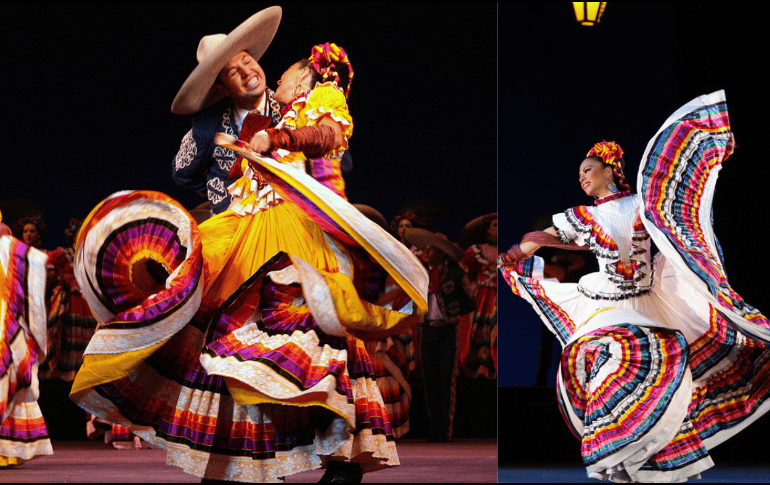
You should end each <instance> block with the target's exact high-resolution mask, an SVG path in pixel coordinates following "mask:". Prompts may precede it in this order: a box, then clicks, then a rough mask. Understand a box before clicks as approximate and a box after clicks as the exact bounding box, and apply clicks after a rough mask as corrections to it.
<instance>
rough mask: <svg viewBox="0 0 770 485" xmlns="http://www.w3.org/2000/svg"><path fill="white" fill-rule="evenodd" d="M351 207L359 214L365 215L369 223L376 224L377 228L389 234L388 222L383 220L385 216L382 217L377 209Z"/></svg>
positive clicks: (359, 205)
mask: <svg viewBox="0 0 770 485" xmlns="http://www.w3.org/2000/svg"><path fill="white" fill-rule="evenodd" d="M353 207H355V208H356V209H358V210H359V211H360V212H361V214H363V215H365V216H366V217H367V218H368V219H369V220H370V221H372V222H375V223H377V225H378V226H380V227H381V228H383V229H385V230H386V231H388V232H390V228H389V227H388V221H386V220H385V216H383V215H382V214H381V213H380V212H379V211H378V210H377V209H375V208H374V207H371V206H368V205H365V204H353Z"/></svg>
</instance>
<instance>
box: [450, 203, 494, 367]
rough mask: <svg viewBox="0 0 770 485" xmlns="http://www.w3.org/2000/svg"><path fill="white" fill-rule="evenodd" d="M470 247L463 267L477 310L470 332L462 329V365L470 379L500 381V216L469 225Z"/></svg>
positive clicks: (465, 255)
mask: <svg viewBox="0 0 770 485" xmlns="http://www.w3.org/2000/svg"><path fill="white" fill-rule="evenodd" d="M462 232H463V233H464V235H465V237H462V235H461V239H464V240H466V239H467V240H469V241H468V242H471V241H472V244H469V245H467V246H466V247H467V249H465V253H464V255H463V258H462V259H461V260H460V262H459V264H460V267H461V268H463V269H464V270H465V271H466V273H468V278H469V279H470V281H471V297H472V298H473V302H474V309H473V314H472V318H471V321H470V325H469V328H468V329H467V330H466V329H464V328H463V329H462V330H463V331H462V332H461V338H460V341H461V343H462V347H461V357H460V362H461V366H462V369H463V374H465V375H467V376H469V377H474V378H476V377H481V378H485V379H495V378H496V377H497V213H493V214H487V215H485V216H481V217H477V218H476V219H474V220H473V221H471V222H469V223H468V224H466V226H465V227H464V228H463V231H462Z"/></svg>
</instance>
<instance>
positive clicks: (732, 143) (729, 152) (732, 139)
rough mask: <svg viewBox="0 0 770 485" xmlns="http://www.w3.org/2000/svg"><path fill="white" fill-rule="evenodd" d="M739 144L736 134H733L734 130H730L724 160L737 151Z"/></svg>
mask: <svg viewBox="0 0 770 485" xmlns="http://www.w3.org/2000/svg"><path fill="white" fill-rule="evenodd" d="M737 146H738V145H736V144H735V135H733V132H732V131H731V132H730V139H729V140H727V147H726V148H725V156H724V158H722V161H723V162H724V161H725V160H727V159H728V158H730V155H732V154H733V152H734V151H735V147H737Z"/></svg>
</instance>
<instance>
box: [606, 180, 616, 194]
mask: <svg viewBox="0 0 770 485" xmlns="http://www.w3.org/2000/svg"><path fill="white" fill-rule="evenodd" d="M607 190H609V191H610V192H612V193H613V194H615V193H617V192H618V187H617V186H616V185H615V183H614V182H609V183H608V184H607Z"/></svg>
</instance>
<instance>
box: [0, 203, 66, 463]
mask: <svg viewBox="0 0 770 485" xmlns="http://www.w3.org/2000/svg"><path fill="white" fill-rule="evenodd" d="M45 262H46V255H45V253H43V252H42V251H39V250H37V249H35V248H33V247H30V246H28V245H27V244H24V243H23V242H21V241H19V240H18V239H16V238H14V237H13V236H12V235H11V231H10V228H9V227H8V226H7V225H5V224H3V223H2V214H0V328H2V332H0V468H6V467H11V466H15V465H19V464H21V463H24V462H25V461H27V460H31V459H32V458H35V457H36V456H41V455H50V454H53V448H52V447H51V441H50V440H49V439H48V429H47V428H46V425H45V421H44V420H43V415H42V414H41V413H40V407H39V406H38V404H37V399H38V396H39V393H40V390H39V386H38V378H37V368H38V362H39V361H40V360H42V359H44V358H45V352H46V304H45V283H46V268H45Z"/></svg>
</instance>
